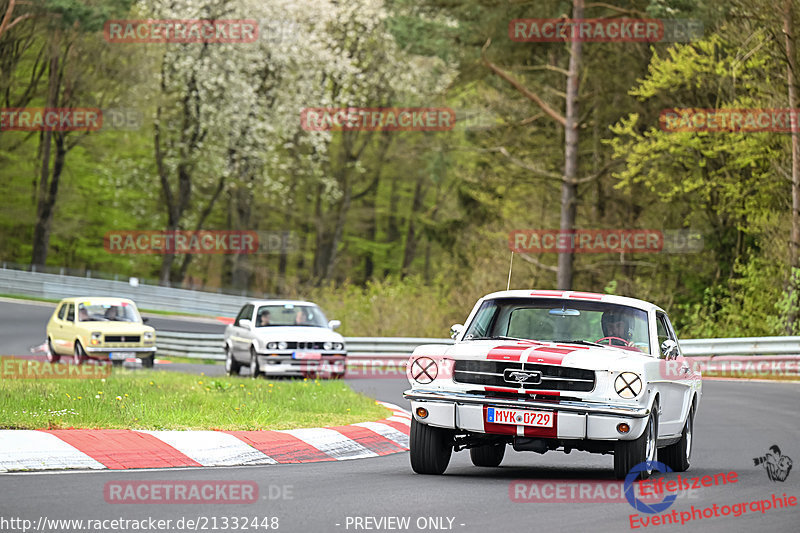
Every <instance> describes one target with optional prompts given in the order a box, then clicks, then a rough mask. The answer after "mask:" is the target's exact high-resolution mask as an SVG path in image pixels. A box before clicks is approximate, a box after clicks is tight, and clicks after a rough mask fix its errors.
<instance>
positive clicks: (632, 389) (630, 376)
mask: <svg viewBox="0 0 800 533" xmlns="http://www.w3.org/2000/svg"><path fill="white" fill-rule="evenodd" d="M614 390H615V391H617V394H619V396H620V398H625V399H628V400H629V399H631V398H636V397H637V396H639V393H640V392H642V378H640V377H639V375H638V374H634V373H633V372H623V373H622V374H620V375H619V376H617V379H615V380H614Z"/></svg>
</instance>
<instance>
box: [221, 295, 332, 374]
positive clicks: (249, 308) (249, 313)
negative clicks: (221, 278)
mask: <svg viewBox="0 0 800 533" xmlns="http://www.w3.org/2000/svg"><path fill="white" fill-rule="evenodd" d="M340 325H341V322H339V321H338V320H331V321H330V322H329V321H328V319H327V318H325V314H324V313H323V312H322V310H321V309H320V308H319V307H318V306H317V305H316V304H314V303H312V302H304V301H299V300H254V301H250V302H247V303H246V304H245V305H244V307H242V309H241V311H239V314H238V315H237V316H236V319H235V320H234V321H233V323H232V324H231V325H229V326H228V327H227V328H225V370H226V372H227V373H228V375H237V374H239V370H240V368H241V367H242V366H249V367H250V376H251V377H258V376H259V375H260V374H262V373H264V374H267V375H284V376H307V375H315V376H330V377H341V376H342V375H344V371H345V357H346V356H347V350H346V348H345V343H344V338H343V337H342V336H341V335H339V334H338V333H336V332H335V331H333V330H334V329H336V328H338V327H339V326H340Z"/></svg>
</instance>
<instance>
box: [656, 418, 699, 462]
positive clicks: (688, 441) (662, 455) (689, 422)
mask: <svg viewBox="0 0 800 533" xmlns="http://www.w3.org/2000/svg"><path fill="white" fill-rule="evenodd" d="M693 441H694V405H693V406H692V407H690V408H689V414H688V416H687V417H686V424H685V425H684V426H683V432H682V433H681V440H679V441H678V442H676V443H675V444H670V445H669V446H666V447H664V448H661V449H660V450H658V460H659V461H661V462H662V463H664V464H665V465H667V466H668V467H670V468H671V469H672V470H673V471H675V472H686V471H687V470H689V466H690V465H691V459H692V444H693Z"/></svg>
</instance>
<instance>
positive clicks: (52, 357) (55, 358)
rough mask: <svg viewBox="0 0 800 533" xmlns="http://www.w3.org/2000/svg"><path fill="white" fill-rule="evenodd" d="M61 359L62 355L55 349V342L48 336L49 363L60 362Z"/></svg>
mask: <svg viewBox="0 0 800 533" xmlns="http://www.w3.org/2000/svg"><path fill="white" fill-rule="evenodd" d="M60 360H61V356H60V355H58V354H57V353H56V351H55V350H54V349H53V342H52V341H51V340H50V339H49V338H48V339H47V362H48V363H58V362H59V361H60Z"/></svg>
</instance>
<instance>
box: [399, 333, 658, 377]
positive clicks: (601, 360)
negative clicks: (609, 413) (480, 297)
mask: <svg viewBox="0 0 800 533" xmlns="http://www.w3.org/2000/svg"><path fill="white" fill-rule="evenodd" d="M421 355H429V356H439V357H445V358H448V359H454V360H471V361H508V362H521V363H540V364H551V365H562V366H570V367H574V368H583V369H587V370H630V369H631V367H632V366H640V365H643V364H645V363H647V362H653V361H657V359H656V358H654V357H652V356H650V355H648V354H646V353H642V352H633V351H630V350H623V349H621V348H615V347H605V346H604V347H599V346H585V345H581V344H570V343H560V342H559V343H555V342H536V341H502V340H500V341H498V340H479V341H462V342H459V343H456V344H453V345H446V344H427V345H422V346H418V347H417V348H416V349H415V350H414V356H421Z"/></svg>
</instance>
